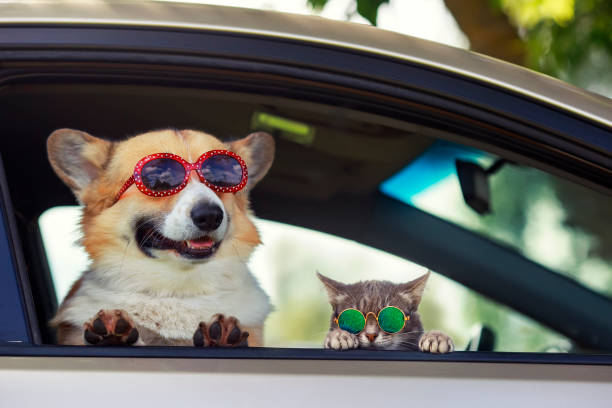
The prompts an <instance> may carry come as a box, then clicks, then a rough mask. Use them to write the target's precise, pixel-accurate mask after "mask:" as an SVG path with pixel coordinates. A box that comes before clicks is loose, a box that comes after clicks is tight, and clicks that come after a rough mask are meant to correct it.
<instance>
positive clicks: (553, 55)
mask: <svg viewBox="0 0 612 408" xmlns="http://www.w3.org/2000/svg"><path fill="white" fill-rule="evenodd" d="M306 1H307V2H308V4H309V5H310V6H311V7H312V8H313V9H315V10H321V9H323V7H324V6H325V5H326V4H327V2H328V0H306ZM388 2H389V0H355V4H356V11H357V13H359V14H360V15H362V16H363V17H365V18H366V19H367V20H368V21H369V22H370V23H371V24H373V25H376V21H377V16H378V8H379V7H380V5H381V4H383V3H388ZM482 3H483V7H486V6H489V7H491V8H492V9H493V10H495V11H498V12H503V13H504V14H506V15H507V16H508V18H509V20H510V21H511V22H512V23H513V24H514V25H515V26H516V27H517V33H518V35H519V37H520V38H521V39H522V40H523V42H524V43H525V46H526V54H527V56H526V61H525V65H526V66H528V67H529V68H532V69H534V70H537V71H540V72H543V73H545V74H548V75H551V76H554V77H557V78H560V79H562V80H564V81H566V82H569V83H573V84H575V85H578V86H580V87H583V88H586V89H589V90H592V91H595V92H598V93H601V94H604V95H607V96H609V97H610V96H612V69H611V68H612V0H482ZM487 23H488V22H486V21H483V22H482V24H487ZM511 43H512V42H508V44H511Z"/></svg>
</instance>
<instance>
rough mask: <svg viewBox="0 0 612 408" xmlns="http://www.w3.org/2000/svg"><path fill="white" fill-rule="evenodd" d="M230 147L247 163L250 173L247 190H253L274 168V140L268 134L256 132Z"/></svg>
mask: <svg viewBox="0 0 612 408" xmlns="http://www.w3.org/2000/svg"><path fill="white" fill-rule="evenodd" d="M229 147H230V150H231V151H233V152H235V153H238V155H240V157H242V159H243V160H244V161H245V162H246V165H247V170H248V172H249V181H248V182H247V189H251V188H253V186H255V184H257V183H258V182H259V180H261V179H262V178H263V176H265V175H266V173H267V172H268V170H270V167H271V166H272V162H273V161H274V150H275V147H274V138H273V137H272V136H270V135H269V134H268V133H266V132H255V133H251V134H250V135H248V136H247V137H245V138H243V139H240V140H236V141H235V142H232V143H230V146H229Z"/></svg>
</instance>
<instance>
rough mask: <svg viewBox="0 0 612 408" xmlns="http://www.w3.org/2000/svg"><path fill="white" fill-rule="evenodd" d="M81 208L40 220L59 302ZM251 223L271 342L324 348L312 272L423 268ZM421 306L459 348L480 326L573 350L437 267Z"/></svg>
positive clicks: (501, 335) (69, 278)
mask: <svg viewBox="0 0 612 408" xmlns="http://www.w3.org/2000/svg"><path fill="white" fill-rule="evenodd" d="M80 210H81V209H80V207H77V206H61V207H54V208H50V209H48V210H47V211H45V212H44V213H43V214H42V215H41V217H40V219H39V225H40V231H41V234H42V238H43V242H44V247H45V251H46V254H47V258H48V259H49V264H50V269H51V274H52V277H53V282H54V285H55V292H56V294H57V297H58V302H61V300H62V298H63V297H64V296H65V295H66V293H67V292H68V290H69V289H70V286H71V284H72V283H73V282H74V281H75V280H76V279H77V278H78V277H79V275H80V274H81V272H82V271H83V270H84V269H85V268H86V267H87V264H88V260H87V255H86V253H85V252H84V251H83V249H82V248H81V247H79V246H78V245H77V244H75V243H76V242H78V240H79V238H80V235H79V232H78V230H79V228H78V220H79V218H80ZM256 225H257V228H258V229H259V230H260V232H261V235H262V241H263V242H264V244H263V245H261V246H260V247H259V248H258V249H257V250H256V251H255V253H254V255H253V257H252V259H251V261H250V267H251V270H252V271H253V273H254V274H255V276H256V278H257V279H258V280H259V282H260V284H261V285H262V287H263V288H264V290H265V291H266V292H267V293H268V294H269V295H270V297H271V300H272V303H273V305H274V311H273V312H272V313H271V314H270V316H269V317H268V319H267V320H266V323H265V327H264V333H265V344H266V346H268V347H307V348H320V347H322V344H323V339H324V338H325V334H326V333H327V330H328V329H329V315H330V313H331V308H330V306H329V301H328V300H327V296H326V295H325V292H324V290H323V285H322V284H321V282H320V281H319V280H318V279H317V277H316V275H315V273H316V272H321V273H323V274H325V275H327V276H329V277H332V278H333V279H336V280H339V281H342V282H351V283H352V282H357V281H360V280H368V279H373V278H376V279H384V280H389V281H392V282H397V283H400V282H406V281H409V280H412V279H414V278H416V277H418V276H420V275H422V274H424V273H426V272H427V269H426V268H424V267H422V266H419V265H417V264H415V263H413V262H410V261H408V260H406V259H403V258H400V257H397V256H394V255H392V254H389V253H386V252H384V251H380V250H378V249H375V248H372V247H368V246H366V245H363V244H360V243H357V242H355V241H351V240H347V239H344V238H340V237H337V236H333V235H330V234H325V233H322V232H319V231H315V230H311V229H306V228H301V227H296V226H292V225H288V224H283V223H279V222H274V221H269V220H264V219H256ZM420 312H421V315H422V320H423V324H424V326H425V329H439V330H443V331H445V332H447V333H449V334H450V335H451V337H453V339H454V340H455V342H456V344H457V347H458V349H460V350H461V349H466V348H468V346H470V347H473V343H474V341H477V339H478V337H479V336H480V334H481V333H482V332H483V330H484V331H487V332H490V333H493V339H491V340H490V341H491V349H492V350H494V351H513V352H543V351H569V350H570V349H571V342H570V341H569V340H568V339H567V338H565V337H564V336H562V335H560V334H558V333H556V332H554V331H552V330H550V329H547V328H546V327H544V326H542V325H541V324H538V323H537V322H535V321H533V320H532V319H530V318H528V317H526V316H524V315H522V314H520V313H518V312H516V311H513V310H512V309H510V308H508V307H504V306H503V305H500V304H498V303H496V302H494V301H492V300H490V299H488V298H486V297H484V296H482V295H479V294H477V293H476V292H474V291H472V290H470V289H468V288H466V287H465V286H463V285H461V284H459V283H456V282H454V281H453V280H451V279H449V278H446V277H444V276H442V275H440V274H436V273H435V272H434V273H433V275H432V276H431V278H430V280H429V282H428V283H427V289H426V292H425V295H424V297H423V301H422V303H421V306H420ZM470 342H472V344H470Z"/></svg>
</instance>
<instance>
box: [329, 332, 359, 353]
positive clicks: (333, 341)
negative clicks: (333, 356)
mask: <svg viewBox="0 0 612 408" xmlns="http://www.w3.org/2000/svg"><path fill="white" fill-rule="evenodd" d="M323 347H325V348H326V349H334V350H350V349H356V348H357V347H359V339H358V338H357V336H355V335H354V334H352V333H349V332H347V331H345V330H341V329H333V330H330V331H329V332H328V333H327V336H326V337H325V342H324V343H323Z"/></svg>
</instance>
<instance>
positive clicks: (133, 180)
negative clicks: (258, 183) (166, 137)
mask: <svg viewBox="0 0 612 408" xmlns="http://www.w3.org/2000/svg"><path fill="white" fill-rule="evenodd" d="M215 156H230V157H232V158H234V159H236V160H237V161H238V163H239V164H240V167H241V169H242V179H241V180H240V183H239V184H237V185H235V186H231V187H219V186H215V185H214V184H212V183H210V182H209V181H208V180H206V178H205V177H204V175H203V174H202V164H203V163H204V162H205V161H206V160H208V159H210V158H211V157H215ZM156 159H172V160H175V161H177V162H179V163H180V164H181V165H182V166H183V168H184V169H185V177H184V179H183V182H182V183H181V184H180V185H178V186H177V187H175V188H172V189H169V190H166V191H153V190H151V189H149V188H148V187H147V186H145V185H144V184H143V182H142V177H141V172H142V168H143V167H144V166H145V165H146V164H147V163H149V162H150V161H152V160H156ZM193 170H195V172H196V173H197V174H198V177H199V178H200V181H201V182H202V183H204V184H205V185H206V186H207V187H208V188H210V189H211V190H213V191H215V192H217V193H236V192H238V191H240V190H242V189H243V188H244V186H245V185H246V183H247V180H248V177H249V176H248V171H247V166H246V163H245V162H244V160H242V157H240V156H238V155H237V154H236V153H234V152H231V151H229V150H210V151H208V152H206V153H204V154H202V155H201V156H200V157H198V160H196V162H195V163H189V162H188V161H187V160H185V159H183V158H182V157H181V156H178V155H176V154H172V153H154V154H149V155H147V156H145V157H143V158H142V159H140V160H139V161H138V163H136V166H134V173H133V174H132V175H131V176H130V178H129V179H127V180H126V182H125V183H124V184H123V187H121V190H119V193H117V195H116V196H115V202H117V201H119V199H120V198H121V196H122V195H123V193H125V191H126V190H127V189H128V188H130V186H131V185H132V184H136V187H138V190H140V192H141V193H143V194H146V195H148V196H151V197H167V196H170V195H173V194H177V193H178V192H180V191H181V190H182V189H184V188H185V186H187V183H189V178H190V177H191V172H192V171H193Z"/></svg>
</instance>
